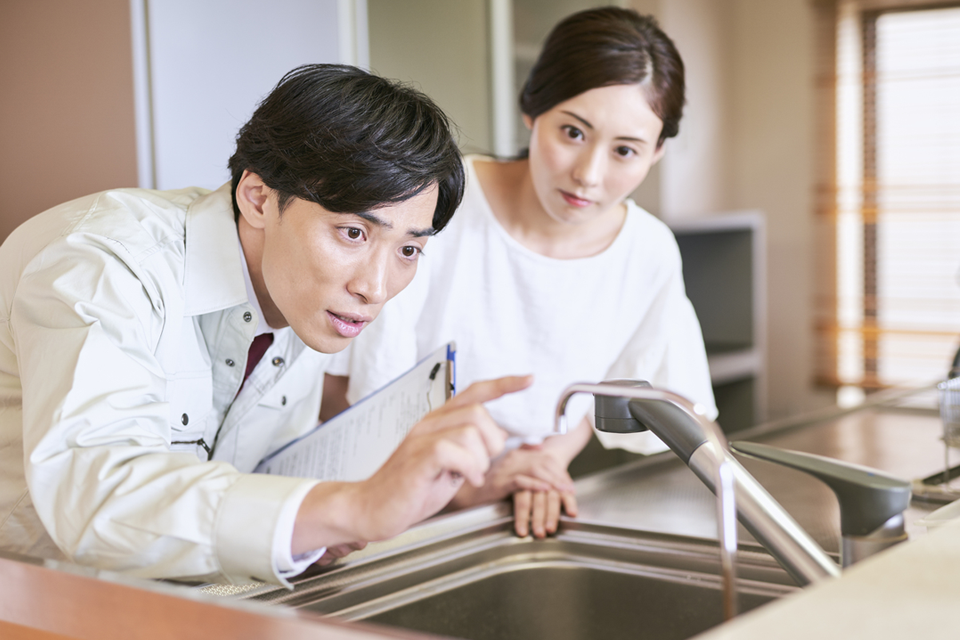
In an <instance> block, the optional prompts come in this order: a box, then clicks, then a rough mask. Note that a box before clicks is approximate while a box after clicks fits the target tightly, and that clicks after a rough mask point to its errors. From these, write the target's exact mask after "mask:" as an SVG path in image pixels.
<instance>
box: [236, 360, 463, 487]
mask: <svg viewBox="0 0 960 640" xmlns="http://www.w3.org/2000/svg"><path fill="white" fill-rule="evenodd" d="M455 361H456V344H455V343H453V342H450V343H448V344H446V345H444V346H442V347H440V348H439V349H437V350H436V351H434V352H433V353H431V354H430V355H429V356H427V357H426V358H424V359H423V360H421V361H420V362H418V363H417V364H416V365H414V366H413V368H411V369H410V370H409V371H407V372H406V373H404V374H403V375H401V376H400V377H398V378H396V379H394V380H393V381H392V382H390V383H389V384H387V385H385V386H384V387H381V388H380V389H379V390H377V391H375V392H373V393H371V394H370V395H368V396H367V397H365V398H363V399H362V400H360V401H359V402H357V403H356V404H355V405H353V406H352V407H350V408H349V409H347V410H346V411H344V412H342V413H340V414H339V415H337V416H334V417H333V418H331V419H330V420H327V421H326V422H323V423H320V424H319V425H317V427H316V428H315V429H313V430H312V431H311V432H310V433H307V434H306V435H303V436H301V437H300V438H298V439H296V440H294V441H292V442H290V443H289V444H287V445H285V446H283V447H282V448H280V449H278V450H277V451H275V452H273V453H271V454H270V455H269V456H267V457H266V458H264V459H263V460H262V461H261V462H260V464H258V465H257V468H256V469H254V473H267V474H274V475H283V476H293V477H298V478H315V479H317V480H328V481H329V480H338V481H343V482H356V481H359V480H365V479H367V478H369V477H370V476H372V475H373V474H374V473H375V472H376V471H377V469H379V468H380V467H381V466H382V465H383V463H384V462H386V461H387V458H389V457H390V455H391V454H392V453H393V452H394V451H395V450H396V448H397V447H398V446H400V443H401V442H402V441H403V439H404V438H405V437H406V436H407V433H409V432H410V429H412V428H413V426H414V425H415V424H417V423H418V422H419V421H420V420H421V419H422V418H423V417H424V416H425V415H427V414H428V413H429V412H430V411H432V410H434V409H436V408H438V407H440V406H442V405H443V404H444V403H446V402H447V400H449V399H450V398H451V397H452V396H453V395H454V393H455V392H456V366H455Z"/></svg>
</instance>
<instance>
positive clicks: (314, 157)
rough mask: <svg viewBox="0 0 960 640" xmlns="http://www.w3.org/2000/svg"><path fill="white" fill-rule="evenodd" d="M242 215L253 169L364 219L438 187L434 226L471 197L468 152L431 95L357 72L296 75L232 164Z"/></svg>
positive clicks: (284, 196) (281, 188) (323, 67)
mask: <svg viewBox="0 0 960 640" xmlns="http://www.w3.org/2000/svg"><path fill="white" fill-rule="evenodd" d="M229 167H230V172H231V174H232V176H233V194H234V195H233V209H234V213H235V215H237V216H239V215H240V210H239V208H238V207H237V199H236V191H237V185H238V184H239V183H240V177H241V176H242V175H243V172H244V170H250V171H252V172H253V173H256V174H257V175H258V176H260V178H261V179H262V180H263V182H264V184H266V185H267V186H268V187H270V188H271V189H273V190H275V191H276V192H277V194H278V200H279V203H278V204H279V207H280V211H281V212H282V211H283V210H284V208H285V207H286V205H287V204H288V203H289V201H290V199H291V198H301V199H303V200H308V201H310V202H315V203H317V204H319V205H320V206H322V207H323V208H324V209H327V210H328V211H333V212H336V213H360V212H363V211H370V210H373V209H376V208H378V207H382V206H384V205H389V204H395V203H398V202H402V201H404V200H407V199H408V198H411V197H413V196H415V195H417V194H419V193H421V192H422V191H424V190H425V189H428V188H429V187H430V186H431V185H433V184H436V185H437V186H438V188H439V189H438V190H439V195H438V198H437V207H436V209H435V211H434V215H433V228H434V230H436V231H440V230H441V229H442V228H443V227H444V226H446V224H447V222H449V220H450V217H451V216H452V215H453V212H454V211H455V210H456V208H457V207H458V206H459V204H460V200H461V198H462V197H463V188H464V172H463V164H462V162H461V158H460V152H459V150H458V149H457V145H456V143H455V141H454V139H453V135H452V134H451V124H450V121H449V120H448V119H447V117H446V115H444V113H443V112H442V111H441V110H440V108H439V107H437V105H435V104H434V103H433V101H432V100H430V98H428V97H427V96H426V95H424V94H423V93H421V92H419V91H416V90H415V89H412V88H410V87H407V86H405V85H403V84H400V83H398V82H394V81H391V80H387V79H384V78H381V77H379V76H375V75H373V74H371V73H367V72H366V71H363V70H361V69H357V68H355V67H350V66H345V65H336V64H308V65H303V66H301V67H297V68H296V69H294V70H292V71H290V72H289V73H288V74H286V75H285V76H284V77H283V78H282V79H281V80H280V82H279V83H278V84H277V86H276V87H275V88H274V89H273V91H271V92H270V95H268V96H267V97H266V98H264V100H263V102H261V103H260V105H259V106H258V107H257V110H256V111H255V112H254V114H253V116H252V117H251V118H250V121H249V122H247V124H245V125H243V128H241V129H240V132H239V133H238V134H237V150H236V153H234V154H233V157H231V158H230V162H229Z"/></svg>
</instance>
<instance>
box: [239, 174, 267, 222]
mask: <svg viewBox="0 0 960 640" xmlns="http://www.w3.org/2000/svg"><path fill="white" fill-rule="evenodd" d="M270 191H271V189H270V187H268V186H267V185H265V184H264V183H263V180H261V179H260V176H258V175H257V174H255V173H253V172H252V171H249V170H247V169H244V171H243V175H241V176H240V182H239V183H238V184H237V207H238V208H239V209H240V215H241V216H243V219H244V220H246V221H247V224H249V225H250V226H251V227H253V228H254V229H262V228H263V227H264V226H265V225H266V221H265V217H266V214H265V212H264V207H265V206H266V203H267V197H268V196H269V195H270Z"/></svg>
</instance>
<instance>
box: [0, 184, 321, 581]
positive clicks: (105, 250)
mask: <svg viewBox="0 0 960 640" xmlns="http://www.w3.org/2000/svg"><path fill="white" fill-rule="evenodd" d="M238 247H239V244H238V235H237V228H236V224H235V222H234V216H233V209H232V205H231V198H230V188H229V185H225V186H224V187H221V188H220V189H219V190H217V191H214V192H208V191H206V190H203V189H196V188H194V189H183V190H179V191H168V192H157V191H146V190H139V189H120V190H115V191H107V192H103V193H99V194H94V195H92V196H88V197H85V198H81V199H79V200H75V201H73V202H69V203H66V204H63V205H60V206H58V207H55V208H53V209H50V210H49V211H46V212H44V213H42V214H40V215H38V216H35V217H34V218H32V219H30V220H29V221H27V222H26V223H25V224H23V225H22V226H21V227H19V228H18V229H17V230H16V231H14V232H13V233H12V234H11V235H10V237H9V238H8V239H7V240H6V242H4V244H3V246H2V248H0V547H2V548H4V549H7V550H12V551H16V552H20V553H25V554H28V555H34V556H41V557H53V558H57V557H60V558H62V557H66V558H67V559H70V560H73V561H76V562H79V563H83V564H90V565H94V566H97V567H100V568H104V569H110V570H115V571H122V572H126V573H129V574H133V575H138V576H144V577H153V578H160V577H177V578H192V579H197V580H235V581H243V580H248V579H250V578H256V579H260V580H266V581H271V582H281V583H282V582H284V578H285V576H288V575H289V574H291V573H296V572H299V571H302V570H303V569H304V568H305V567H306V566H307V565H308V564H309V563H310V562H312V561H313V560H316V558H317V557H319V555H320V554H321V553H322V550H318V551H317V552H315V553H312V554H308V555H307V556H306V557H304V558H299V559H298V560H296V561H295V560H294V559H292V558H290V536H291V533H292V528H293V518H295V515H296V512H297V509H298V508H299V505H300V503H301V501H302V500H303V497H304V496H305V495H306V493H307V492H308V491H309V490H310V489H311V488H312V487H313V486H314V485H315V482H314V481H312V480H304V479H295V478H283V477H276V476H264V475H253V474H250V473H248V472H250V471H252V470H253V469H254V467H255V466H256V465H257V463H258V462H259V461H260V460H261V459H262V458H263V457H264V456H265V455H266V454H268V453H269V452H271V451H273V450H274V449H276V448H278V447H279V446H281V445H282V444H284V443H286V442H288V441H289V440H291V439H293V438H295V437H298V436H299V435H301V434H303V433H305V432H306V431H308V430H310V429H312V428H313V427H314V426H315V425H316V423H317V419H318V415H319V407H320V394H321V384H320V382H321V379H322V375H323V371H324V369H325V367H326V362H327V359H328V356H326V355H324V354H319V353H317V352H315V351H312V350H311V349H309V348H307V347H306V346H305V345H304V344H303V342H301V341H300V339H299V338H297V337H296V335H295V334H294V333H293V332H292V330H290V329H289V328H286V329H281V330H278V331H275V332H274V333H275V337H274V342H273V344H272V345H271V347H270V349H268V350H267V352H266V354H265V356H264V358H263V360H261V362H260V364H259V365H258V366H257V367H256V369H254V371H253V372H252V374H251V376H250V378H249V379H248V380H247V382H246V384H244V385H243V390H242V392H241V393H240V394H239V396H238V395H237V390H238V389H239V388H240V384H241V382H242V380H243V373H244V369H245V365H246V357H247V349H248V348H249V346H250V343H251V341H252V340H253V337H254V333H255V330H256V328H257V326H258V322H259V320H260V318H259V317H258V313H257V311H256V310H255V307H254V306H252V305H251V304H250V303H249V300H248V294H247V288H246V285H245V277H244V270H243V258H242V255H241V252H240V251H239V250H238ZM200 442H202V444H198V443H200ZM204 445H205V446H206V447H208V448H210V449H212V450H213V455H212V460H210V461H208V460H207V457H208V454H207V451H206V449H205V448H204Z"/></svg>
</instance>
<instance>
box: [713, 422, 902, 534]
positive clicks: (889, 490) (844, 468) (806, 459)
mask: <svg viewBox="0 0 960 640" xmlns="http://www.w3.org/2000/svg"><path fill="white" fill-rule="evenodd" d="M730 448H731V449H733V450H734V451H736V452H738V453H742V454H744V455H747V456H751V457H753V458H758V459H760V460H766V461H768V462H775V463H777V464H782V465H784V466H786V467H790V468H792V469H797V470H799V471H804V472H806V473H809V474H810V475H812V476H814V477H815V478H818V479H820V480H822V481H823V482H824V483H826V484H827V486H829V487H830V488H831V489H832V490H833V492H834V493H835V494H836V495H837V500H838V501H839V502H840V532H841V534H843V535H844V536H866V535H868V534H870V533H872V532H873V531H876V530H877V529H878V528H880V527H882V526H883V525H884V523H885V522H887V521H888V520H889V519H890V518H892V517H894V516H896V515H898V514H900V513H903V511H904V510H906V508H907V507H908V506H909V505H910V496H911V490H910V483H909V482H907V481H906V480H901V479H900V478H896V477H894V476H891V475H887V474H886V473H883V472H882V471H878V470H876V469H871V468H870V467H864V466H861V465H857V464H852V463H849V462H843V461H840V460H834V459H833V458H827V457H824V456H818V455H814V454H812V453H801V452H799V451H788V450H786V449H778V448H776V447H771V446H769V445H765V444H759V443H756V442H742V441H738V442H731V443H730Z"/></svg>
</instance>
